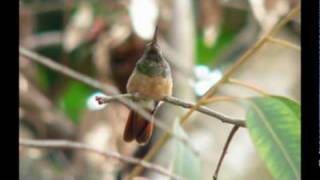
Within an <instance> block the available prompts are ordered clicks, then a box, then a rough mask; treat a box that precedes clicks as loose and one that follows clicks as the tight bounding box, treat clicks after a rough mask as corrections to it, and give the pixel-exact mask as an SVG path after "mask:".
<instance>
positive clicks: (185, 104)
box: [96, 94, 246, 127]
mask: <svg viewBox="0 0 320 180" xmlns="http://www.w3.org/2000/svg"><path fill="white" fill-rule="evenodd" d="M133 97H134V98H139V96H137V95H133V94H121V95H116V96H109V97H98V96H97V97H96V99H97V101H98V102H99V103H100V104H105V103H108V102H112V101H118V100H119V99H122V98H133ZM163 101H164V102H167V103H170V104H173V105H176V106H180V107H183V108H187V109H190V108H192V107H193V106H195V104H194V103H190V102H186V101H183V100H181V99H178V98H176V97H172V96H170V97H166V98H164V99H163ZM196 110H197V111H198V112H201V113H203V114H206V115H208V116H211V117H215V118H217V119H219V120H220V121H221V122H223V123H229V124H234V125H238V126H240V127H246V124H245V121H244V120H241V119H235V118H231V117H227V116H225V115H223V114H221V113H218V112H216V111H214V110H212V109H210V108H208V107H205V106H199V107H198V108H197V109H196Z"/></svg>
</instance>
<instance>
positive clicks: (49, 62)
mask: <svg viewBox="0 0 320 180" xmlns="http://www.w3.org/2000/svg"><path fill="white" fill-rule="evenodd" d="M19 53H20V55H22V56H24V57H26V58H28V59H29V60H33V61H36V62H38V63H40V64H42V65H44V66H46V67H48V68H50V69H52V70H55V71H57V72H59V73H61V74H63V75H66V76H69V77H71V78H73V79H75V80H77V81H80V82H82V83H84V84H87V85H89V86H91V87H93V88H96V89H100V90H102V91H103V92H105V93H106V94H108V95H115V94H118V90H117V89H115V88H112V87H111V86H107V85H104V84H102V83H100V82H99V81H96V80H94V79H92V78H90V77H88V76H86V75H83V74H81V73H78V72H76V71H74V70H72V69H70V68H68V67H66V66H63V65H60V64H58V63H56V62H55V61H53V60H51V59H50V58H47V57H44V56H42V55H40V54H38V53H35V52H32V51H30V50H27V49H25V48H23V47H19ZM119 101H120V102H121V103H123V104H125V105H127V106H128V107H129V108H130V109H132V110H134V111H136V112H137V113H139V114H140V115H141V116H142V117H144V118H146V120H148V121H150V122H153V123H154V124H155V125H156V126H157V127H158V128H160V129H161V130H163V131H165V132H167V133H169V134H171V135H173V137H175V138H177V139H178V140H180V141H181V142H182V143H184V144H185V145H186V146H188V147H190V149H191V150H192V151H194V152H195V153H196V154H199V153H198V151H197V150H196V149H195V148H194V147H193V146H192V145H191V143H190V141H189V140H188V139H187V138H186V137H184V136H181V135H179V134H176V133H174V132H173V131H172V130H171V128H169V127H167V125H166V124H165V123H163V122H162V121H158V120H155V121H151V119H152V116H151V115H150V113H148V112H147V111H145V110H144V109H143V108H141V107H140V106H139V105H138V104H136V103H134V102H133V101H131V100H128V99H124V98H121V99H119Z"/></svg>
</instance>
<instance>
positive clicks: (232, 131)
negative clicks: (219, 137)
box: [213, 125, 239, 180]
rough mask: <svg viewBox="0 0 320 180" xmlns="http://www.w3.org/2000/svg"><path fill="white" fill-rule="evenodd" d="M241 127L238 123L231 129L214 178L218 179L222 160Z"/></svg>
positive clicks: (214, 179)
mask: <svg viewBox="0 0 320 180" xmlns="http://www.w3.org/2000/svg"><path fill="white" fill-rule="evenodd" d="M238 129H239V126H238V125H235V126H233V128H232V129H231V131H230V134H229V136H228V139H227V141H226V143H225V145H224V147H223V151H222V154H221V156H220V159H219V162H218V165H217V168H216V170H215V172H214V175H213V180H218V174H219V170H220V167H221V164H222V161H223V159H224V157H225V156H226V154H227V150H228V147H229V145H230V142H231V140H232V138H233V136H234V134H235V133H236V132H237V130H238Z"/></svg>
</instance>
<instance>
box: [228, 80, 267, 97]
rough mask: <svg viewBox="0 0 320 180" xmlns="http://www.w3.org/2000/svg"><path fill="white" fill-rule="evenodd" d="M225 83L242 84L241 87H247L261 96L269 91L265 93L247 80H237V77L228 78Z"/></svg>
mask: <svg viewBox="0 0 320 180" xmlns="http://www.w3.org/2000/svg"><path fill="white" fill-rule="evenodd" d="M226 83H230V84H236V85H239V86H243V87H246V88H248V89H251V90H253V91H255V92H257V93H259V94H261V95H263V96H267V95H268V94H269V93H267V92H266V91H264V90H262V89H261V88H258V87H256V86H255V85H253V84H249V83H247V82H243V81H240V80H237V79H233V78H229V79H228V80H227V81H226Z"/></svg>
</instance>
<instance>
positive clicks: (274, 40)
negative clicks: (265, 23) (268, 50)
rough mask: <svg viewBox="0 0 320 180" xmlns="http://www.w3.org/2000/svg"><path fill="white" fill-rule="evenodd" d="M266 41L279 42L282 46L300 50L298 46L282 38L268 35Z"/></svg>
mask: <svg viewBox="0 0 320 180" xmlns="http://www.w3.org/2000/svg"><path fill="white" fill-rule="evenodd" d="M268 41H270V42H271V43H274V44H279V45H281V46H284V47H288V48H292V49H295V50H297V51H301V48H300V46H298V45H296V44H293V43H292V42H289V41H286V40H283V39H279V38H273V37H268Z"/></svg>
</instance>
